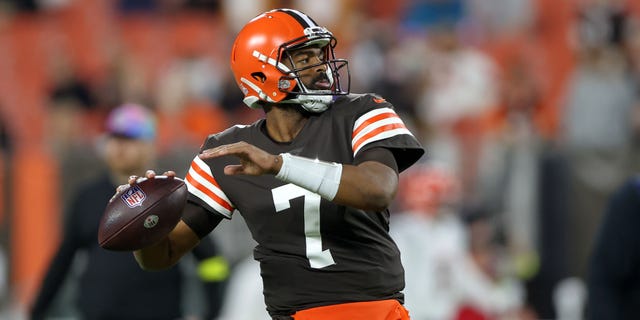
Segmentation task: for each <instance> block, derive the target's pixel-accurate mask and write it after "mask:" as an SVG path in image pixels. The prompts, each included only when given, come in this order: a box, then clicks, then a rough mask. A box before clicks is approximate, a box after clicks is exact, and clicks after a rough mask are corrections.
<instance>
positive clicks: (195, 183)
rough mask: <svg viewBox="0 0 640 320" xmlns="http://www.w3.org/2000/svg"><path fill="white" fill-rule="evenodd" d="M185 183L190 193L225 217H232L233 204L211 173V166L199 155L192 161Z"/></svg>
mask: <svg viewBox="0 0 640 320" xmlns="http://www.w3.org/2000/svg"><path fill="white" fill-rule="evenodd" d="M185 183H186V184H187V190H189V193H191V194H193V195H194V196H196V197H198V198H199V199H200V200H202V201H204V202H205V203H206V204H208V205H209V206H210V207H211V208H213V209H214V210H216V211H218V212H219V213H221V214H222V215H224V216H225V217H227V218H231V214H232V213H233V210H234V206H233V204H231V201H230V200H229V198H227V195H226V194H224V192H223V191H222V189H220V185H219V184H218V182H217V181H216V179H215V178H214V177H213V174H212V173H211V168H209V166H208V165H207V164H206V163H205V162H204V161H202V159H200V158H199V157H198V156H196V157H195V158H193V161H191V167H190V168H189V172H187V176H186V177H185Z"/></svg>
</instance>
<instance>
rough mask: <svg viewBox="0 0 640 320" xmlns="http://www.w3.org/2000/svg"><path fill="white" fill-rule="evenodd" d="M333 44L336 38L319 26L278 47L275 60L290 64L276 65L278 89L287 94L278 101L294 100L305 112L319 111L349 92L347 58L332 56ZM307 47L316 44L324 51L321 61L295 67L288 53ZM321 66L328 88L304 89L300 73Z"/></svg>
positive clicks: (291, 101)
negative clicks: (278, 76) (344, 88)
mask: <svg viewBox="0 0 640 320" xmlns="http://www.w3.org/2000/svg"><path fill="white" fill-rule="evenodd" d="M336 43H337V40H336V38H335V37H334V36H333V35H332V34H331V32H329V31H328V30H327V29H325V28H323V27H310V28H307V29H305V36H303V37H300V38H297V39H293V40H291V41H289V42H286V43H284V44H282V45H281V46H280V48H279V52H278V58H279V59H278V61H283V59H288V60H289V62H290V63H291V65H292V66H294V67H293V69H289V68H288V67H287V66H286V65H284V64H283V63H278V66H277V68H278V69H279V70H280V71H281V72H282V73H283V74H285V75H283V76H282V77H281V78H280V81H279V83H278V88H279V90H280V91H282V92H285V93H287V94H289V96H290V97H291V98H288V99H285V100H282V101H280V103H296V104H300V105H301V106H302V107H303V108H304V109H305V110H307V111H310V112H322V111H325V110H326V109H327V108H328V107H329V105H330V104H331V103H332V102H333V100H334V99H335V97H336V96H339V95H346V94H348V93H349V87H350V75H349V65H348V62H347V60H345V59H336V58H335V53H334V50H333V49H334V47H335V46H336ZM311 46H317V47H319V48H320V49H321V50H323V51H324V55H323V58H322V61H320V62H318V63H315V64H313V65H308V66H304V67H301V68H296V67H295V63H294V61H293V59H292V55H291V52H292V51H296V50H300V49H303V48H306V47H311ZM323 65H324V66H325V70H326V72H325V73H324V75H325V76H326V80H327V81H328V82H329V86H328V89H310V88H308V87H307V86H306V85H305V84H304V82H303V81H302V79H301V76H300V73H301V72H304V71H306V70H309V69H315V68H318V67H320V66H323ZM341 73H343V74H344V76H342V77H341ZM341 78H343V79H344V78H346V84H347V86H346V90H343V89H342V85H341V84H342V83H341V81H340V80H341ZM291 80H294V81H295V83H296V85H295V86H291V83H292V81H291Z"/></svg>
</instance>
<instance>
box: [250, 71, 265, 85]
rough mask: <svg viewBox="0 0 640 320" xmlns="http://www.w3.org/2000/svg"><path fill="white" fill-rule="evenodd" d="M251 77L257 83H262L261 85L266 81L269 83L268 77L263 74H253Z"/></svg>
mask: <svg viewBox="0 0 640 320" xmlns="http://www.w3.org/2000/svg"><path fill="white" fill-rule="evenodd" d="M251 77H252V78H253V79H255V80H257V81H260V83H264V82H265V81H267V76H265V75H264V73H262V72H253V73H251Z"/></svg>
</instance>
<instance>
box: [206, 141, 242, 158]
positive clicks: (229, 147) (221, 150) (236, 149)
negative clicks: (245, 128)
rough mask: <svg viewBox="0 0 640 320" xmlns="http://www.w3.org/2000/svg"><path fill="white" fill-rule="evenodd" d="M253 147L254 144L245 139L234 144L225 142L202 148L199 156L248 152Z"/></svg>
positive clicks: (213, 156) (207, 156)
mask: <svg viewBox="0 0 640 320" xmlns="http://www.w3.org/2000/svg"><path fill="white" fill-rule="evenodd" d="M251 147H252V145H250V144H248V143H246V142H244V141H241V142H236V143H232V144H225V145H221V146H217V147H215V148H211V149H206V150H202V152H201V153H200V155H199V157H200V159H211V158H215V157H220V156H225V155H230V154H234V155H238V154H241V153H245V152H247V151H248V149H249V148H251Z"/></svg>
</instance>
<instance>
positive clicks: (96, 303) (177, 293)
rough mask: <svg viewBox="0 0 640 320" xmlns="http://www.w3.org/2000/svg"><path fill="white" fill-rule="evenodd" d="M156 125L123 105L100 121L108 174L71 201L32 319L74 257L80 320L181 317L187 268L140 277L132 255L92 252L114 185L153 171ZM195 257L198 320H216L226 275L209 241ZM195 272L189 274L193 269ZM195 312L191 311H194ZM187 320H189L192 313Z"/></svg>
mask: <svg viewBox="0 0 640 320" xmlns="http://www.w3.org/2000/svg"><path fill="white" fill-rule="evenodd" d="M155 136H156V127H155V118H154V115H153V113H152V112H151V111H150V110H148V109H147V108H145V107H143V106H140V105H137V104H125V105H122V106H120V107H118V108H116V109H114V110H113V111H112V112H111V113H110V114H109V116H108V118H107V121H106V136H105V137H104V141H102V145H101V146H100V147H101V155H102V157H103V159H104V162H105V164H106V167H107V169H108V170H106V171H105V172H104V173H103V174H102V175H100V176H99V177H97V178H96V179H94V180H93V181H90V182H88V183H86V184H85V185H83V186H81V187H80V188H79V189H78V191H77V192H76V194H75V196H74V197H73V200H72V202H71V205H70V208H69V213H68V215H67V216H66V217H67V221H66V225H65V230H64V235H63V240H62V243H61V244H60V246H59V248H58V250H57V252H56V253H55V256H54V258H53V259H52V261H51V264H50V266H49V269H48V271H47V273H46V276H45V277H44V280H43V282H42V285H41V288H40V291H39V293H38V295H37V298H36V300H35V303H34V304H33V306H32V308H31V318H32V319H34V320H37V319H45V318H47V317H46V316H47V314H48V311H50V310H51V309H52V308H50V307H51V306H52V304H53V303H54V302H55V301H56V298H57V297H58V296H60V293H61V292H62V291H63V290H61V288H62V287H63V284H64V283H65V279H66V278H71V277H69V274H70V273H71V272H70V271H73V270H75V268H72V267H75V266H77V264H73V262H74V261H76V258H77V257H79V256H80V255H78V254H77V253H79V252H83V253H85V255H84V256H82V257H83V258H84V260H82V259H81V261H83V263H82V265H81V266H80V267H78V268H80V269H81V271H80V273H81V274H80V276H79V277H78V287H77V290H76V293H77V297H76V301H75V302H76V303H75V309H77V312H78V313H79V316H80V318H81V319H92V320H93V319H123V320H124V319H156V320H157V319H179V318H181V317H183V316H185V312H184V310H183V309H184V307H185V299H184V297H185V295H186V292H185V287H186V283H187V281H186V280H187V277H186V275H185V274H184V272H185V270H184V269H185V268H186V266H185V265H183V266H174V267H173V268H170V269H168V270H166V271H161V272H144V271H142V270H140V268H139V267H138V265H137V264H136V262H135V259H134V258H133V255H132V254H131V253H130V252H113V251H107V250H105V249H102V248H100V247H99V246H98V242H97V233H98V224H99V222H100V218H101V217H102V213H103V211H104V207H105V205H106V203H107V201H108V200H109V198H110V197H111V196H113V190H114V189H115V186H116V185H117V182H119V181H126V180H127V178H128V177H129V176H130V175H133V174H137V173H139V172H142V170H144V169H145V168H148V167H149V166H152V165H154V164H155V151H154V149H155V145H154V143H155ZM206 240H207V241H202V242H201V244H200V245H199V246H198V247H196V248H195V249H194V251H193V253H194V255H195V257H196V258H197V260H198V266H197V271H198V275H199V276H200V279H201V280H202V281H203V287H204V292H205V293H206V294H205V299H206V301H205V302H204V303H203V305H204V306H206V309H204V310H201V312H202V313H203V314H202V316H203V318H204V319H212V318H215V317H216V316H217V314H218V312H219V308H220V306H221V303H222V295H223V286H224V280H225V278H226V277H227V273H228V269H227V267H226V262H225V260H224V258H222V257H220V256H218V255H217V253H216V247H215V246H214V243H213V242H212V241H209V240H211V239H206ZM192 268H193V267H192ZM192 311H193V310H192ZM191 316H194V315H193V314H192V315H191Z"/></svg>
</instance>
